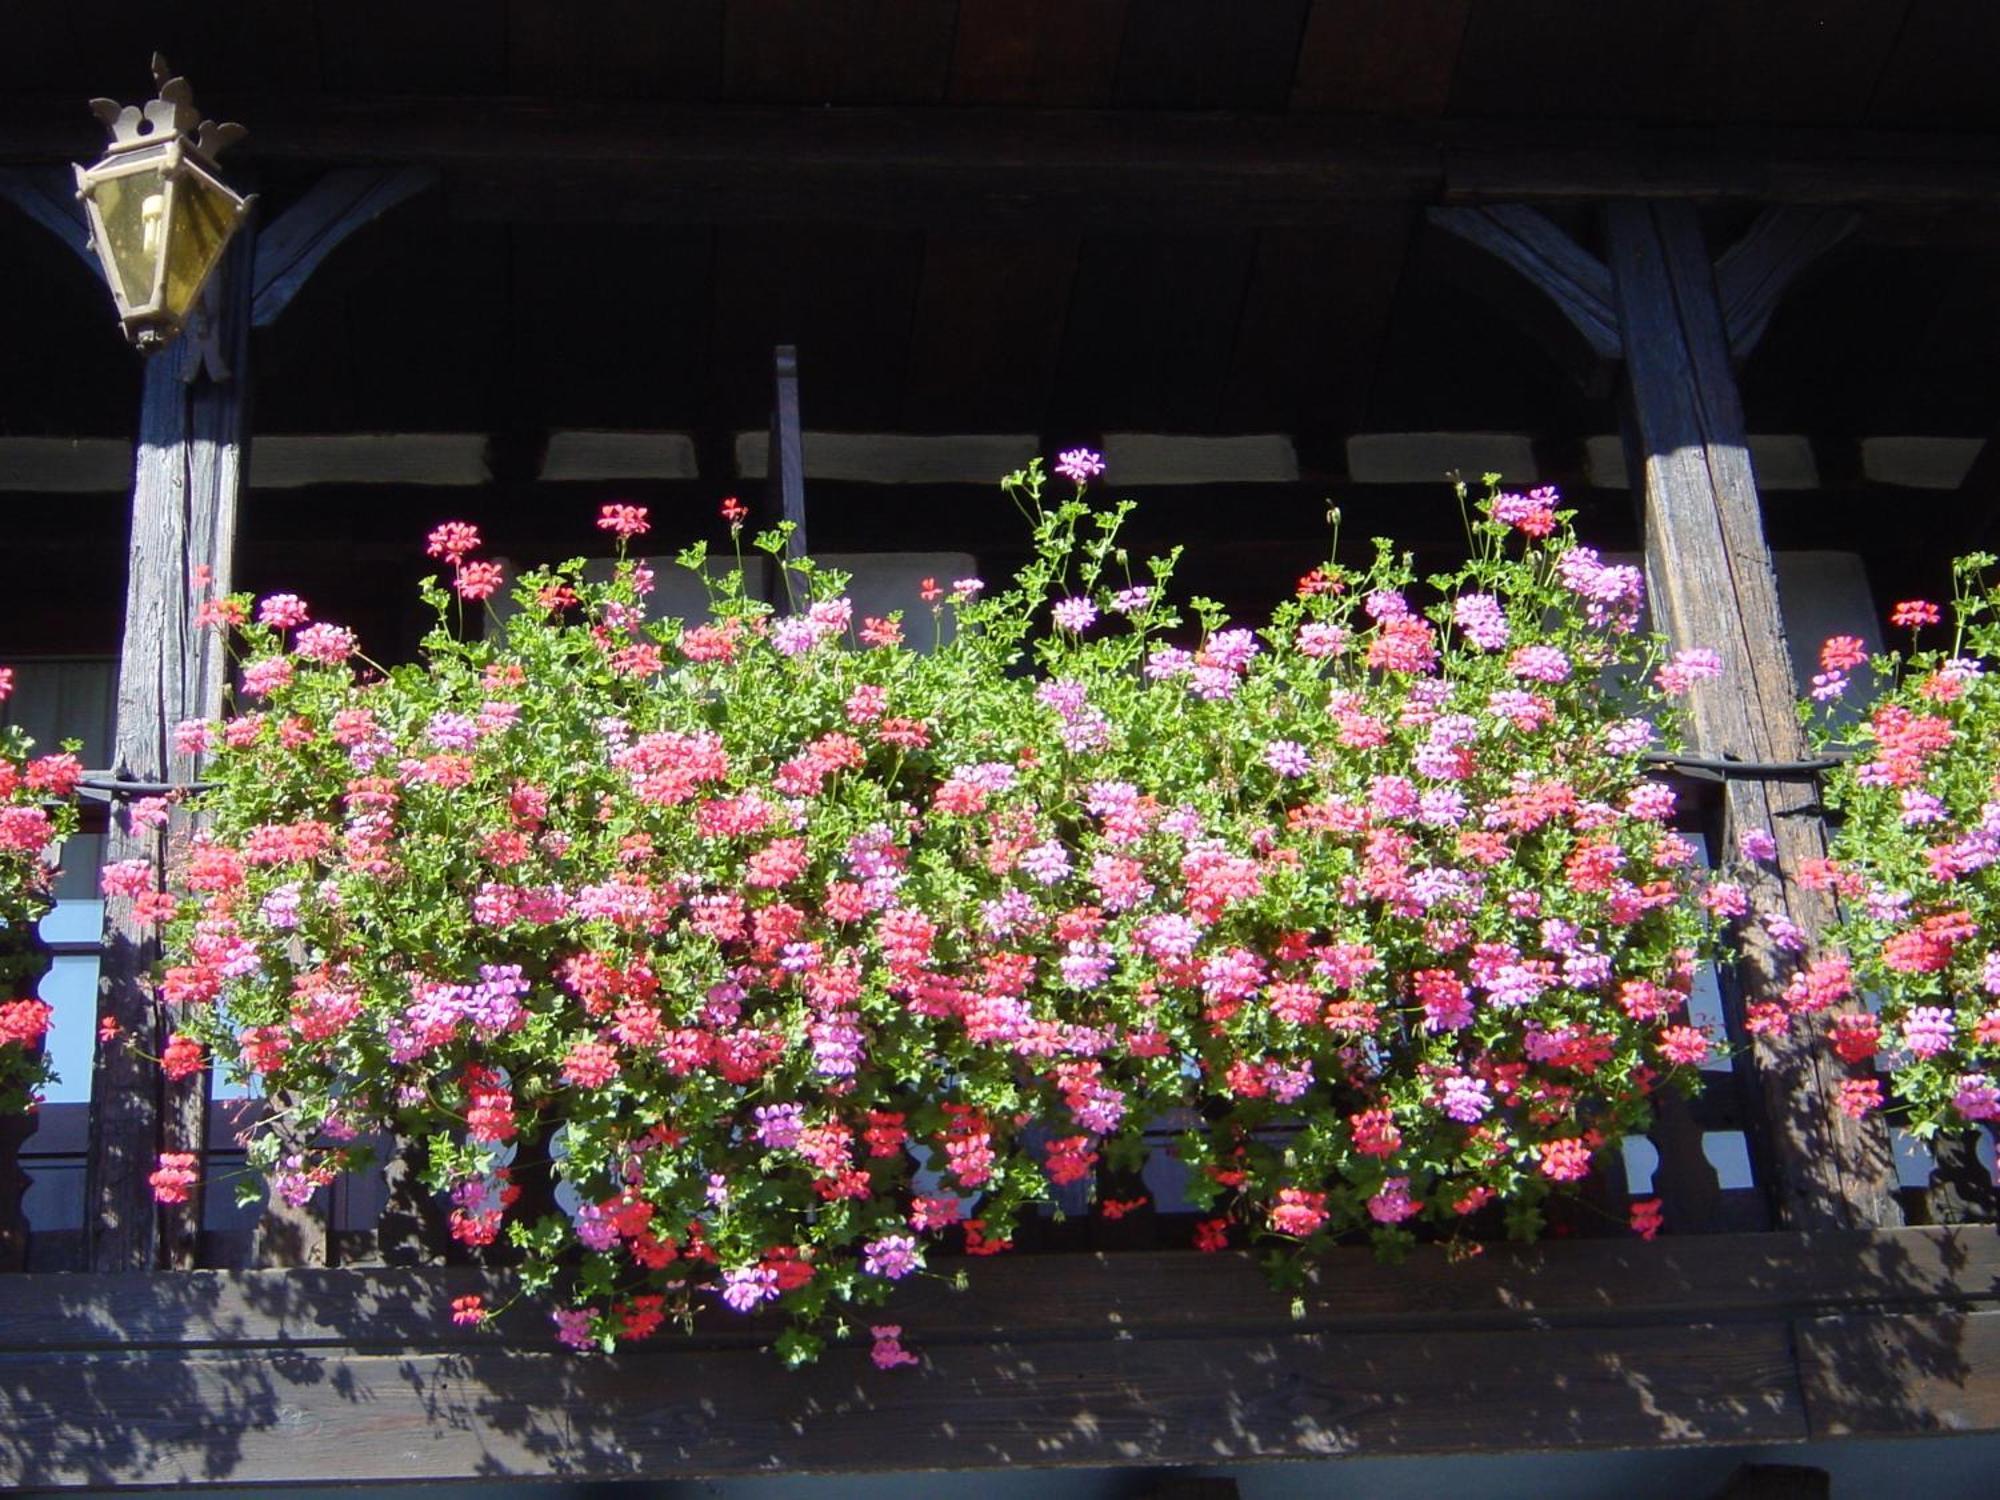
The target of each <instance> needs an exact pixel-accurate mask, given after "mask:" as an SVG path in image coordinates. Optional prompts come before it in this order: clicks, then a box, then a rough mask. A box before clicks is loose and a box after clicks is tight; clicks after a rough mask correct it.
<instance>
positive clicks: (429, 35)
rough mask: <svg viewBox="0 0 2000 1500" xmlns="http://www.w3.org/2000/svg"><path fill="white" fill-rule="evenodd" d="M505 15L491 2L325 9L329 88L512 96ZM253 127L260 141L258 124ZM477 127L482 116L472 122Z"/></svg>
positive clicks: (377, 3) (346, 3) (429, 0)
mask: <svg viewBox="0 0 2000 1500" xmlns="http://www.w3.org/2000/svg"><path fill="white" fill-rule="evenodd" d="M505 22H506V13H505V12H504V11H503V10H502V9H501V8H500V7H499V6H497V5H495V4H493V0H424V3H423V4H421V5H411V4H409V3H407V0H338V3H336V4H322V5H321V6H320V7H319V30H320V39H321V46H322V48H323V59H324V60H323V69H322V71H323V74H324V77H325V82H326V87H327V88H328V89H329V90H331V91H332V92H334V93H337V94H371V93H381V94H438V93H450V94H467V95H471V96H474V97H479V96H484V95H495V94H504V93H506V92H507V28H506V24H505ZM245 123H247V124H249V125H250V128H251V131H252V137H253V139H254V136H255V131H256V128H257V127H256V124H255V122H254V121H246V122H245ZM466 124H467V126H468V127H469V128H474V129H476V128H477V124H478V121H477V117H476V116H472V117H468V119H467V121H466Z"/></svg>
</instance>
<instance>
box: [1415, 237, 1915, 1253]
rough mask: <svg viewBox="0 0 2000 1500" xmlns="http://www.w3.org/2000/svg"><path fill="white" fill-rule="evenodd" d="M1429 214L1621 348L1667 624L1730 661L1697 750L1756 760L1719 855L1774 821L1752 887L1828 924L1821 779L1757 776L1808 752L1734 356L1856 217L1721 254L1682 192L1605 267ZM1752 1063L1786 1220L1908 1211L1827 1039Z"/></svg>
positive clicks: (1844, 1219)
mask: <svg viewBox="0 0 2000 1500" xmlns="http://www.w3.org/2000/svg"><path fill="white" fill-rule="evenodd" d="M1430 218H1431V221H1432V222H1433V223H1434V224H1436V225H1437V226H1438V227H1439V228H1441V229H1444V230H1446V231H1447V232H1449V233H1451V234H1454V235H1457V236H1459V237H1460V238H1462V239H1464V240H1467V241H1469V242H1471V243H1472V244H1475V245H1478V246H1480V247H1481V248H1482V249H1484V250H1486V251H1488V252H1490V253H1491V254H1493V255H1494V256H1496V257H1498V258H1499V259H1500V260H1501V261H1503V262H1504V263H1505V264H1507V265H1509V266H1511V267H1512V268H1513V269H1514V270H1515V271H1516V272H1518V273H1519V274H1520V275H1521V276H1522V277H1523V278H1525V280H1526V282H1527V283H1528V284H1529V285H1531V286H1533V287H1534V288H1535V289H1536V290H1537V291H1539V292H1540V293H1541V294H1542V295H1543V296H1544V297H1546V298H1547V299H1548V301H1549V302H1550V303H1551V304H1553V306H1554V307H1555V309H1556V310H1557V311H1558V312H1560V313H1561V315H1562V317H1563V318H1564V319H1565V320H1566V321H1567V323H1568V324H1569V326H1570V327H1571V328H1572V329H1573V330H1574V332H1575V334H1576V335H1577V337H1578V338H1579V339H1580V340H1581V343H1582V345H1583V346H1584V347H1586V348H1587V349H1588V351H1589V352H1590V354H1591V355H1592V356H1594V357H1595V358H1597V359H1601V360H1604V361H1614V360H1622V362H1623V368H1624V373H1625V393H1626V406H1627V411H1628V422H1627V425H1628V431H1627V434H1626V438H1627V448H1628V450H1629V451H1630V453H1631V454H1632V463H1631V467H1632V469H1633V471H1634V472H1635V473H1637V474H1639V475H1640V476H1641V477H1640V479H1639V480H1638V481H1637V482H1638V483H1639V484H1640V485H1641V486H1642V493H1643V498H1644V508H1645V530H1646V563H1647V574H1648V585H1649V589H1650V592H1651V594H1652V600H1653V608H1654V610H1655V611H1656V617H1657V619H1658V620H1659V622H1660V624H1661V625H1662V626H1663V627H1664V628H1665V630H1666V631H1667V633H1668V635H1669V636H1670V637H1671V638H1672V640H1673V642H1674V644H1675V645H1676V646H1677V647H1692V646H1705V647H1709V648H1712V649H1714V650H1715V651H1717V652H1719V653H1720V654H1721V657H1722V661H1723V677H1722V680H1721V681H1720V682H1716V683H1709V684H1702V685H1699V686H1698V687H1697V688H1696V690H1695V693H1694V695H1693V699H1692V703H1691V705H1690V707H1691V721H1692V730H1693V741H1694V748H1695V749H1696V750H1698V751H1699V752H1701V753H1703V754H1704V755H1707V756H1713V757H1718V758H1725V759H1729V760H1737V761H1742V762H1745V763H1746V770H1745V772H1743V773H1741V774H1731V775H1729V776H1728V777H1727V779H1726V780H1725V783H1724V801H1725V817H1724V828H1723V840H1724V847H1725V848H1727V847H1733V844H1734V838H1735V833H1736V831H1738V830H1742V829H1749V828H1762V829H1768V830H1769V831H1770V832H1771V833H1772V835H1773V836H1774V837H1775V838H1776V839H1777V842H1778V849H1779V856H1778V865H1777V869H1776V870H1775V871H1774V870H1771V869H1768V868H1764V869H1760V871H1759V872H1758V873H1757V875H1756V876H1755V877H1754V880H1753V889H1752V892H1751V894H1752V898H1753V900H1754V901H1755V903H1756V905H1757V906H1758V908H1759V909H1760V910H1764V911H1771V912H1775V913H1778V914H1780V915H1782V916H1785V917H1788V918H1789V919H1790V920H1791V921H1792V922H1793V923H1794V924H1795V925H1796V926H1797V927H1798V928H1799V930H1800V931H1801V932H1803V933H1804V934H1805V935H1806V937H1807V938H1808V939H1810V938H1812V937H1815V936H1817V934H1818V933H1819V932H1820V931H1821V930H1822V929H1823V927H1824V926H1825V924H1826V922H1827V921H1828V919H1829V918H1830V917H1831V916H1832V914H1833V912H1832V905H1831V898H1830V897H1829V896H1827V895H1826V894H1825V893H1821V892H1813V891H1808V890H1805V889H1804V888H1803V887H1801V886H1799V884H1798V883H1797V881H1796V879H1795V878H1793V877H1794V872H1796V871H1797V870H1798V869H1799V867H1800V864H1801V862H1802V861H1803V860H1805V859H1807V858H1810V857H1812V856H1814V855H1818V854H1824V853H1825V852H1826V846H1825V837H1824V832H1823V829H1822V826H1821V824H1820V821H1819V818H1818V816H1817V813H1816V809H1815V807H1814V799H1813V793H1812V790H1811V788H1810V787H1809V786H1808V785H1805V784H1802V783H1800V782H1797V781H1795V780H1782V779H1764V778H1759V777H1757V776H1755V775H1754V773H1752V772H1751V771H1749V770H1748V769H1747V767H1748V766H1754V765H1757V764H1764V765H1769V764H1772V763H1779V762H1796V761H1799V760H1801V759H1803V758H1804V754H1805V745H1804V741H1803V737H1802V733H1801V730H1800V728H1799V723H1798V719H1797V717H1796V715H1795V713H1794V710H1793V704H1794V702H1795V698H1796V686H1795V684H1794V682H1793V679H1792V669H1791V665H1790V659H1789V657H1788V656H1787V655H1786V650H1785V636H1784V627H1783V623H1782V621H1781V620H1780V617H1779V612H1778V591H1777V576H1776V573H1775V571H1774V569H1773V566H1772V561H1771V552H1770V547H1769V545H1768V543H1767V542H1766V540H1765V537H1764V525H1763V517H1762V513H1761V511H1760V508H1759V504H1758V498H1757V487H1756V480H1755V477H1754V476H1753V474H1752V473H1751V469H1750V457H1749V447H1748V443H1747V440H1746V438H1745V435H1744V430H1743V413H1742V406H1741V402H1740V400H1739V398H1738V395H1737V387H1736V376H1735V372H1734V369H1733V368H1732V365H1731V361H1732V360H1733V359H1741V358H1742V357H1743V356H1744V355H1746V354H1748V353H1749V351H1750V350H1751V348H1753V347H1754V346H1755V344H1756V342H1757V339H1758V338H1759V336H1760V335H1761V334H1762V333H1763V331H1764V328H1765V326H1766V325H1767V324H1768V322H1769V321H1770V317H1771V314H1772V311H1773V310H1774V309H1775V308H1776V306H1777V304H1778V301H1779V299H1780V298H1781V297H1782V295H1783V292H1784V289H1785V287H1786V285H1787V284H1788V283H1789V282H1790V281H1791V279H1792V277H1793V276H1794V275H1796V274H1797V272H1798V271H1799V270H1800V269H1801V268H1802V267H1803V266H1805V265H1807V264H1809V263H1810V262H1811V261H1812V260H1813V259H1814V258H1815V257H1817V256H1818V255H1820V254H1821V253H1823V252H1824V251H1825V250H1826V249H1828V248H1829V247H1830V246H1832V245H1834V244H1837V243H1838V242H1839V241H1840V240H1841V239H1842V238H1844V237H1845V236H1846V235H1847V234H1848V233H1849V232H1851V230H1852V229H1853V227H1854V224H1855V218H1854V215H1852V214H1850V213H1846V212H1841V211H1827V210H1818V209H1795V208H1773V209H1767V210H1766V211H1765V212H1764V213H1762V214H1761V215H1759V217H1758V218H1757V220H1756V222H1755V223H1754V224H1753V225H1752V227H1751V229H1750V230H1749V232H1748V233H1746V234H1745V235H1744V237H1743V239H1742V240H1740V241H1739V242H1738V243H1737V244H1736V245H1734V246H1733V247H1731V249H1730V250H1729V251H1728V252H1727V253H1725V254H1724V255H1723V256H1722V257H1721V259H1720V260H1719V261H1714V262H1711V260H1710V258H1709V255H1708V251H1707V248H1706V246H1705V244H1704V243H1703V240H1702V236H1701V227H1700V224H1699V222H1698V220H1697V218H1696V212H1695V208H1694V205H1693V204H1691V203H1688V202H1684V201H1683V202H1663V203H1648V202H1640V201H1619V202H1614V203H1611V204H1609V205H1607V207H1606V209H1605V227H1606V242H1607V258H1606V259H1605V260H1600V259H1598V257H1596V256H1595V255H1593V254H1591V253H1590V252H1589V251H1588V250H1586V249H1584V248H1583V247H1582V246H1580V245H1578V244H1577V243H1576V242H1575V241H1574V240H1571V239H1570V238H1569V237H1568V236H1567V235H1566V234H1564V233H1563V232H1562V231H1561V230H1560V229H1559V228H1557V227H1556V226H1555V225H1554V224H1552V223H1551V222H1549V220H1548V219H1547V218H1546V217H1544V216H1543V215H1542V214H1540V213H1538V212H1537V211H1535V210H1533V209H1530V208H1525V207H1520V206H1516V205H1494V206H1482V207H1458V206H1453V207H1447V208H1438V209H1433V210H1432V211H1431V214H1430ZM1793 963H1794V959H1793V957H1792V955H1790V954H1787V953H1785V952H1783V951H1782V950H1780V949H1779V948H1778V947H1777V946H1776V945H1775V944H1773V943H1772V942H1771V941H1770V938H1769V935H1768V934H1767V933H1766V932H1765V931H1764V930H1763V929H1762V928H1761V927H1757V928H1753V929H1752V930H1750V931H1749V932H1748V933H1747V934H1746V944H1745V949H1744V953H1743V958H1742V962H1741V964H1740V965H1739V969H1738V978H1739V980H1740V981H1741V984H1740V988H1741V990H1742V992H1743V994H1744V995H1745V996H1747V997H1750V998H1764V997H1772V996H1775V995H1776V994H1777V993H1779V992H1780V991H1782V990H1783V989H1784V987H1785V983H1786V981H1787V980H1788V978H1789V977H1790V971H1791V968H1792V966H1793ZM1751 1057H1752V1067H1751V1069H1750V1072H1751V1075H1752V1079H1753V1082H1754V1087H1755V1088H1756V1090H1757V1092H1758V1094H1759V1096H1760V1100H1761V1103H1762V1110H1761V1116H1762V1130H1761V1131H1760V1132H1753V1133H1752V1134H1753V1140H1755V1141H1756V1143H1757V1145H1758V1147H1759V1154H1760V1156H1761V1158H1762V1166H1763V1169H1764V1171H1763V1175H1764V1180H1765V1182H1766V1185H1767V1186H1768V1187H1769V1189H1770V1191H1771V1196H1772V1202H1773V1204H1774V1207H1775V1208H1776V1210H1777V1212H1778V1215H1779V1217H1780V1218H1781V1219H1782V1221H1783V1222H1784V1223H1785V1224H1787V1225H1788V1226H1791V1227H1794V1228H1800V1229H1811V1228H1833V1227H1851V1228H1868V1227H1875V1226H1881V1225H1889V1224H1897V1223H1900V1222H1901V1217H1902V1216H1901V1210H1900V1208H1899V1206H1898V1205H1897V1203H1896V1201H1895V1197H1894V1193H1895V1186H1896V1174H1895V1169H1894V1163H1893V1161H1892V1160H1891V1158H1890V1154H1889V1145H1888V1131H1887V1129H1886V1128H1885V1127H1884V1126H1883V1124H1882V1122H1881V1121H1880V1120H1879V1119H1871V1120H1867V1121H1855V1120H1851V1119H1849V1118H1848V1117H1847V1116H1845V1115H1844V1114H1842V1113H1841V1112H1840V1111H1839V1110H1838V1108H1837V1107H1836V1106H1835V1100H1836V1098H1837V1097H1838V1093H1839V1084H1840V1078H1841V1073H1840V1069H1839V1066H1838V1065H1837V1064H1836V1063H1835V1062H1834V1061H1833V1060H1832V1058H1831V1057H1830V1056H1829V1055H1828V1054H1827V1053H1826V1051H1825V1049H1823V1048H1820V1047H1817V1046H1815V1045H1814V1043H1813V1041H1812V1039H1810V1038H1808V1037H1806V1036H1804V1035H1795V1036H1783V1037H1772V1036H1760V1037H1756V1038H1753V1039H1752V1052H1751ZM1661 1123H1662V1126H1663V1127H1664V1128H1665V1130H1666V1132H1667V1133H1666V1134H1665V1135H1664V1136H1660V1135H1656V1141H1658V1143H1659V1144H1660V1146H1661V1155H1662V1166H1663V1171H1664V1173H1666V1174H1667V1175H1668V1176H1670V1178H1671V1180H1672V1181H1673V1182H1674V1184H1675V1189H1676V1194H1677V1196H1679V1197H1681V1198H1682V1199H1683V1200H1684V1201H1686V1202H1689V1203H1690V1204H1691V1205H1699V1204H1702V1203H1706V1204H1709V1205H1712V1204H1713V1203H1714V1201H1715V1192H1714V1188H1713V1173H1712V1171H1711V1169H1710V1168H1709V1167H1708V1166H1707V1164H1706V1162H1705V1161H1703V1160H1702V1159H1701V1158H1700V1155H1699V1149H1700V1138H1699V1127H1698V1126H1697V1125H1696V1123H1695V1122H1694V1120H1693V1119H1692V1118H1691V1117H1690V1116H1689V1115H1688V1113H1687V1111H1686V1110H1685V1108H1682V1107H1676V1106H1672V1105H1668V1106H1667V1107H1665V1108H1663V1111H1662V1119H1661ZM1669 1157H1671V1158H1672V1160H1671V1161H1669V1160H1668V1158H1669ZM1671 1209H1672V1205H1671V1204H1670V1211H1671Z"/></svg>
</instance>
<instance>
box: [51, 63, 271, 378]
mask: <svg viewBox="0 0 2000 1500" xmlns="http://www.w3.org/2000/svg"><path fill="white" fill-rule="evenodd" d="M153 80H154V82H155V84H156V85H157V86H158V88H159V97H158V98H157V99H155V100H153V101H152V102H151V103H150V104H148V105H147V106H146V107H145V108H144V109H143V110H142V109H140V108H139V107H138V106H136V105H130V104H127V105H120V104H118V103H116V102H115V101H113V100H110V99H93V100H91V101H90V107H91V109H92V111H93V112H95V114H96V115H97V118H98V119H100V120H102V121H103V122H104V126H105V128H106V129H107V130H109V131H110V132H111V144H110V145H109V146H108V147H107V148H106V149H105V153H104V156H103V158H102V159H101V160H99V161H98V162H96V163H95V164H94V165H92V166H88V167H78V168H77V169H76V192H77V197H79V198H81V199H82V200H83V205H84V208H85V210H86V212H87V213H88V214H89V216H90V239H91V248H92V249H93V250H95V251H96V252H97V258H98V260H99V261H100V262H102V263H103V266H104V279H105V280H106V281H107V282H109V283H110V285H111V296H112V298H113V300H114V301H116V302H117V304H118V317H119V321H120V322H121V323H122V324H123V326H124V329H125V337H126V338H128V339H130V340H131V341H132V342H133V343H134V344H135V345H137V346H138V347H139V349H140V350H141V351H142V352H144V353H148V354H150V353H152V352H154V351H155V350H157V349H161V348H164V347H165V346H166V345H167V344H168V343H170V342H171V341H172V339H173V337H174V335H175V334H177V333H179V332H180V330H181V328H182V327H183V326H184V325H185V324H186V322H187V320H188V318H189V316H190V314H191V313H193V311H194V310H195V307H196V305H197V302H198V299H199V298H200V296H201V291H202V288H203V286H205V285H206V284H207V282H208V278H209V276H210V275H211V274H213V272H214V271H215V268H216V265H217V264H218V263H219V262H220V261H221V259H222V252H223V250H224V248H225V247H226V246H227V245H228V244H229V237H230V236H231V235H233V234H234V233H235V232H236V228H237V226H238V225H239V224H241V223H242V222H243V218H244V215H245V214H247V213H248V212H249V208H250V205H249V201H248V200H247V199H244V198H241V197H239V196H238V195H237V194H236V193H234V192H232V191H231V190H230V189H229V187H228V186H227V185H226V184H225V183H224V182H223V181H222V179H221V178H220V177H219V176H217V175H216V170H215V156H216V154H217V153H218V152H220V151H221V150H223V148H225V147H227V146H231V145H233V144H235V143H236V142H237V141H239V140H241V139H242V138H243V136H244V134H245V132H244V129H243V127H242V126H241V125H218V124H216V123H215V122H214V121H213V120H204V119H202V118H201V112H200V111H199V110H197V109H196V108H195V107H194V90H193V89H192V88H190V87H189V86H188V81H187V80H186V79H185V78H175V77H173V76H171V70H170V69H169V68H168V67H167V62H166V59H165V58H163V57H159V56H157V55H156V56H155V57H154V58H153Z"/></svg>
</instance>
